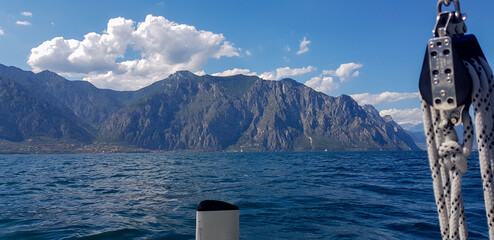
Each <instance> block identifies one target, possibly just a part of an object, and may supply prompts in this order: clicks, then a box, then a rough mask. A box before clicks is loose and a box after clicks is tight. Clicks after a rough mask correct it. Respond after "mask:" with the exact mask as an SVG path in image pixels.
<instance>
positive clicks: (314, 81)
mask: <svg viewBox="0 0 494 240" xmlns="http://www.w3.org/2000/svg"><path fill="white" fill-rule="evenodd" d="M305 85H306V86H308V87H311V88H313V89H314V90H316V91H319V92H323V93H329V92H330V91H332V90H335V89H338V88H339V84H338V83H336V82H334V79H333V77H324V78H321V77H313V78H311V79H310V80H309V81H307V82H305Z"/></svg>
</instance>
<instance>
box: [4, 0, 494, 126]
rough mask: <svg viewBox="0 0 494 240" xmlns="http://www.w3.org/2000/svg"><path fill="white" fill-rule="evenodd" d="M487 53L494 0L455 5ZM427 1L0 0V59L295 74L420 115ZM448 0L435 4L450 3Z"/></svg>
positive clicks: (82, 74) (390, 109)
mask: <svg viewBox="0 0 494 240" xmlns="http://www.w3.org/2000/svg"><path fill="white" fill-rule="evenodd" d="M460 3H461V10H462V12H463V13H466V14H467V16H468V18H467V20H466V25H467V27H468V33H472V34H475V35H476V36H477V38H478V39H479V42H480V44H481V46H482V49H483V51H484V54H485V55H486V56H487V60H488V61H489V62H493V61H494V25H493V23H494V19H491V17H490V16H492V11H493V10H494V1H492V0H475V1H472V0H470V1H466V0H464V1H461V0H460ZM436 5H437V1H435V0H417V1H383V0H375V1H374V0H373V1H369V0H345V1H341V0H339V1H336V0H268V1H265V0H263V1H259V0H250V1H239V0H218V1H204V0H202V1H201V0H173V1H171V0H170V1H166V0H165V1H163V0H157V1H154V0H146V1H129V0H118V1H113V0H105V1H94V0H84V1H79V0H72V1H62V0H44V1H39V0H16V1H11V0H0V6H1V7H0V63H1V64H4V65H7V66H16V67H19V68H21V69H24V70H29V71H34V72H39V71H42V70H50V71H53V72H56V73H58V74H60V75H62V76H64V77H66V78H67V79H70V80H85V81H89V82H91V83H93V84H94V85H95V86H97V87H99V88H109V89H115V90H135V89H139V88H142V87H144V86H147V85H149V84H151V83H152V82H154V81H158V80H161V79H164V78H166V77H167V76H168V75H169V74H172V73H174V72H175V71H179V70H189V71H191V72H193V73H195V74H198V75H204V74H209V75H215V76H226V75H234V74H246V75H257V76H259V77H261V78H263V79H266V80H279V79H283V78H287V77H288V78H292V79H295V80H297V81H298V82H300V83H303V84H305V85H307V86H309V87H312V88H314V89H315V90H317V91H320V92H324V93H326V94H328V95H330V96H338V95H341V94H346V95H350V96H352V97H353V98H354V99H355V100H357V101H358V102H359V104H372V105H374V106H375V107H376V108H377V109H378V111H380V113H381V115H385V114H389V115H391V116H392V117H393V119H394V120H395V121H397V122H398V123H420V122H421V119H422V116H421V110H420V109H419V107H420V102H419V98H418V96H419V95H418V78H419V74H420V71H421V66H422V62H423V58H424V53H425V47H426V44H427V42H428V40H429V39H430V38H431V37H432V29H433V27H434V24H435V21H436V14H437V13H436ZM452 9H453V8H452V7H444V8H443V10H452Z"/></svg>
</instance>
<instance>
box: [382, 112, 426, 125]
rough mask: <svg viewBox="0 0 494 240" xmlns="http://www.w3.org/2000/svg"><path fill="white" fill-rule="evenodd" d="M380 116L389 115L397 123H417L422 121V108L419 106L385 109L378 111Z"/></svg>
mask: <svg viewBox="0 0 494 240" xmlns="http://www.w3.org/2000/svg"><path fill="white" fill-rule="evenodd" d="M379 114H380V115H381V116H386V115H390V116H391V117H392V118H393V120H394V121H395V122H396V123H398V124H406V123H411V124H419V123H422V110H421V109H420V108H413V109H395V108H392V109H387V110H382V111H381V112H379Z"/></svg>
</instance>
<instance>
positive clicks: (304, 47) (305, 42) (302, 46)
mask: <svg viewBox="0 0 494 240" xmlns="http://www.w3.org/2000/svg"><path fill="white" fill-rule="evenodd" d="M309 43H310V41H309V40H307V38H306V37H304V39H303V40H302V41H300V50H298V52H297V55H300V54H303V53H306V52H308V51H309V47H308V45H309Z"/></svg>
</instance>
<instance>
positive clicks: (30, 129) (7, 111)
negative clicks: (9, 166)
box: [0, 77, 93, 142]
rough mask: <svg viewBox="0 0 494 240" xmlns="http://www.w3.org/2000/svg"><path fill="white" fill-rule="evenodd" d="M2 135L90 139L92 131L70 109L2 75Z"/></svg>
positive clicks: (9, 137) (11, 138)
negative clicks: (67, 109)
mask: <svg viewBox="0 0 494 240" xmlns="http://www.w3.org/2000/svg"><path fill="white" fill-rule="evenodd" d="M0 119H2V120H1V121H0V139H5V140H8V141H13V142H20V141H23V140H25V139H28V138H34V137H50V138H57V139H65V140H68V139H71V140H76V141H80V142H88V141H91V140H92V139H93V137H92V136H91V134H90V133H89V132H88V131H87V130H86V129H85V128H84V127H83V126H82V125H81V124H79V123H78V119H77V118H76V117H75V116H74V115H73V114H72V113H71V112H70V111H65V110H64V109H60V108H58V107H56V106H55V105H53V104H51V103H50V102H49V101H46V100H44V99H43V97H41V96H39V95H37V94H36V93H35V92H33V91H30V90H29V89H26V88H25V87H23V86H22V85H20V84H19V83H17V82H15V81H12V80H10V79H7V78H4V77H0Z"/></svg>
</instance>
